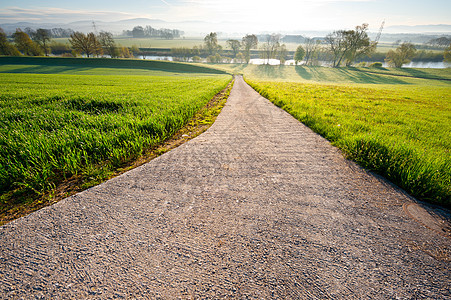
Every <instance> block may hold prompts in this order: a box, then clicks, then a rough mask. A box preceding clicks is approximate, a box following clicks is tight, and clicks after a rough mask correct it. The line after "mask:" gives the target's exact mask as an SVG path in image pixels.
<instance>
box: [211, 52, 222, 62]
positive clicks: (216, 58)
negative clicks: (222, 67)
mask: <svg viewBox="0 0 451 300" xmlns="http://www.w3.org/2000/svg"><path fill="white" fill-rule="evenodd" d="M207 62H210V63H217V64H219V63H221V62H222V56H221V55H220V54H219V53H216V54H215V55H210V56H208V57H207Z"/></svg>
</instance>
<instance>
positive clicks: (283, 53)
mask: <svg viewBox="0 0 451 300" xmlns="http://www.w3.org/2000/svg"><path fill="white" fill-rule="evenodd" d="M287 56H288V50H287V47H286V46H285V44H282V45H281V46H279V49H278V51H277V58H278V59H279V61H280V64H281V65H284V64H285V62H286V61H287Z"/></svg>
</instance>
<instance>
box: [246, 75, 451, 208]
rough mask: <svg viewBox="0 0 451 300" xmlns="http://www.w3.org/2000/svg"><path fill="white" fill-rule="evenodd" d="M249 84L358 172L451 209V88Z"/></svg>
mask: <svg viewBox="0 0 451 300" xmlns="http://www.w3.org/2000/svg"><path fill="white" fill-rule="evenodd" d="M321 72H323V71H321ZM324 72H326V73H327V72H328V71H324ZM331 72H337V74H339V73H340V71H331ZM346 72H347V71H346ZM349 72H353V70H349ZM425 72H428V71H426V70H425ZM314 76H315V75H314V74H312V78H313V77H314ZM337 76H339V75H337ZM403 80H404V79H403ZM248 82H249V83H250V84H251V86H252V87H254V89H256V90H257V91H258V92H259V93H261V94H262V95H263V96H265V97H267V98H268V99H270V100H271V101H272V102H273V103H274V104H276V105H277V106H279V107H282V108H283V109H285V110H286V111H288V112H289V113H290V114H292V115H293V116H294V117H295V118H297V119H298V120H300V121H301V122H303V123H304V124H306V125H307V126H309V127H310V128H312V129H313V130H314V131H315V132H317V133H319V134H321V135H322V136H324V137H326V138H327V139H328V140H330V141H332V143H333V144H334V145H335V146H337V147H339V148H340V149H342V150H343V152H344V153H345V154H346V155H347V157H349V158H350V159H353V160H355V161H356V162H358V163H359V164H360V165H362V166H363V167H365V168H368V169H370V170H372V171H375V172H377V173H379V174H381V175H383V176H385V177H386V178H388V179H390V180H391V181H392V182H394V183H396V184H398V185H399V186H400V187H402V188H404V189H405V190H406V191H407V192H409V193H410V194H412V195H414V196H416V197H419V198H421V199H424V200H428V201H431V202H434V203H440V204H443V205H446V206H450V205H451V202H450V195H451V156H450V149H451V102H450V101H451V85H450V84H446V83H445V84H443V83H437V81H436V80H428V81H427V82H428V83H429V85H426V84H418V85H415V84H412V83H410V84H392V85H387V84H385V85H374V84H373V85H369V84H365V85H358V84H346V85H344V84H318V83H299V82H280V81H279V82H277V81H263V80H261V79H260V80H258V79H255V78H252V77H251V79H249V78H248ZM434 83H435V84H436V85H433V84H434Z"/></svg>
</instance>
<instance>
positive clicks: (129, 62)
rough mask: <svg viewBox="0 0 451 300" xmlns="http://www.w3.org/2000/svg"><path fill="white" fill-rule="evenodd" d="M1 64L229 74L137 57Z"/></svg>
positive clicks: (4, 61)
mask: <svg viewBox="0 0 451 300" xmlns="http://www.w3.org/2000/svg"><path fill="white" fill-rule="evenodd" d="M0 65H29V66H47V67H60V66H64V67H72V68H77V69H78V68H114V69H144V70H156V71H167V72H176V73H206V74H228V73H227V72H226V71H223V70H218V69H213V68H209V67H207V66H198V65H193V64H187V63H178V62H168V61H156V60H137V59H114V58H61V57H25V56H21V57H11V56H4V57H0Z"/></svg>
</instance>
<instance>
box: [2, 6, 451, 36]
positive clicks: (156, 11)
mask: <svg viewBox="0 0 451 300" xmlns="http://www.w3.org/2000/svg"><path fill="white" fill-rule="evenodd" d="M140 17H143V18H152V19H162V20H165V21H170V22H174V21H190V20H198V21H208V22H214V23H217V22H224V21H230V22H232V23H235V25H236V24H237V23H239V24H243V26H246V27H247V26H250V27H253V28H255V27H258V28H261V29H262V30H298V29H303V30H323V29H331V28H350V27H354V26H355V25H358V24H361V23H369V24H370V29H371V30H377V29H378V27H379V25H380V23H381V22H382V21H383V20H384V19H385V20H386V24H387V25H386V26H391V25H425V24H451V0H429V1H424V0H422V1H420V0H298V1H294V0H275V1H266V0H224V1H222V0H126V1H111V0H110V1H104V0H89V1H88V0H75V1H61V0H55V1H53V0H52V1H48V0H47V1H46V0H42V1H31V0H13V1H4V0H0V23H13V22H18V21H29V22H35V23H36V22H38V23H41V22H42V23H44V22H52V23H56V22H62V23H69V22H72V21H79V20H96V21H113V20H114V21H116V20H122V19H128V18H140Z"/></svg>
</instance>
